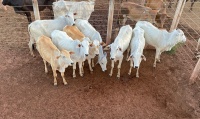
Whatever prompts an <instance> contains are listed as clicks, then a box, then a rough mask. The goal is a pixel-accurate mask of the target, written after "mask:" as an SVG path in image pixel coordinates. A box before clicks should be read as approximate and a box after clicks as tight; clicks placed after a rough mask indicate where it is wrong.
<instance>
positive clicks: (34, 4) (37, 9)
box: [32, 0, 40, 20]
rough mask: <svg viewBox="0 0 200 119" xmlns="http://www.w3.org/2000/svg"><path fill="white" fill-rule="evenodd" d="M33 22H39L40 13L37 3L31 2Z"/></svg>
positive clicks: (33, 0)
mask: <svg viewBox="0 0 200 119" xmlns="http://www.w3.org/2000/svg"><path fill="white" fill-rule="evenodd" d="M32 3H33V10H34V16H35V20H40V12H39V8H38V1H37V0H32Z"/></svg>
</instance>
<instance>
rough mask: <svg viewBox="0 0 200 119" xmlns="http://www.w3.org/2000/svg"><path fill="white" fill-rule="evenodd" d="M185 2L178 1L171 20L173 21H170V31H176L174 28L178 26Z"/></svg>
mask: <svg viewBox="0 0 200 119" xmlns="http://www.w3.org/2000/svg"><path fill="white" fill-rule="evenodd" d="M185 2H186V0H179V1H178V6H177V8H176V12H175V15H174V18H173V21H172V25H171V27H170V31H172V30H174V29H176V27H177V26H178V23H179V20H180V17H181V14H182V11H183V8H184V6H185Z"/></svg>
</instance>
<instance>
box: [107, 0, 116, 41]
mask: <svg viewBox="0 0 200 119" xmlns="http://www.w3.org/2000/svg"><path fill="white" fill-rule="evenodd" d="M114 1H115V0H110V1H109V13H108V26H107V37H106V45H108V44H110V43H111V36H112V25H113V14H114Z"/></svg>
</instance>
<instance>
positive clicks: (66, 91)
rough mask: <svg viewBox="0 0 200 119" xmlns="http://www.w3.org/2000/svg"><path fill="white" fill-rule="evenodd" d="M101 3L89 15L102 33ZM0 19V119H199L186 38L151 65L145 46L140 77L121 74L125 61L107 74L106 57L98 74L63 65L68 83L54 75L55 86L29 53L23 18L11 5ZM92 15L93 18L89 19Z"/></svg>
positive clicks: (198, 93)
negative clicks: (173, 52)
mask: <svg viewBox="0 0 200 119" xmlns="http://www.w3.org/2000/svg"><path fill="white" fill-rule="evenodd" d="M106 5H108V4H107V3H106V2H105V3H101V2H100V1H97V6H96V9H97V10H96V11H95V12H94V13H93V16H92V17H91V21H92V22H93V24H95V23H96V24H99V25H100V26H99V27H98V26H95V27H96V28H97V29H98V30H99V28H100V30H102V32H106V21H107V19H106V16H107V11H106V10H105V11H104V10H103V9H106V8H107V6H106ZM98 9H102V10H99V12H98ZM100 11H101V12H100ZM102 14H104V15H103V16H102V17H100V15H102ZM94 15H97V16H98V15H99V17H94ZM11 16H12V17H11ZM0 17H1V18H0V24H1V33H0V36H1V37H0V48H1V50H0V62H1V65H0V71H1V75H0V76H1V80H0V110H1V114H0V118H3V119H6V118H15V119H17V118H19V119H22V118H34V119H37V118H48V119H51V118H52V119H55V118H63V119H71V118H81V119H91V118H95V119H97V118H106V119H110V118H117V119H118V118H126V119H133V118H138V119H144V118H152V119H175V118H187V119H192V118H200V100H199V99H200V81H197V82H196V83H195V84H193V85H188V79H189V77H190V74H191V72H192V70H193V68H194V65H195V63H196V60H191V59H192V58H193V57H194V55H193V54H192V52H191V51H188V50H186V49H188V48H190V49H191V50H192V51H193V50H194V48H193V45H194V44H195V43H194V42H193V41H192V40H190V39H188V41H187V42H186V45H180V46H179V47H178V48H177V51H176V53H175V54H170V53H163V54H162V55H161V63H159V64H158V65H157V67H156V69H153V67H152V66H153V61H154V55H155V50H148V49H146V50H145V51H144V55H145V56H146V58H147V61H146V62H142V64H141V68H140V78H135V72H136V71H135V70H134V69H133V72H132V75H131V76H129V75H127V73H128V69H129V62H126V61H123V64H122V69H121V78H120V79H116V73H117V69H116V68H115V69H114V74H113V76H112V77H109V76H108V74H109V70H110V61H109V62H108V66H107V68H108V71H106V72H102V71H101V69H100V66H99V65H97V66H96V67H95V68H94V72H93V74H90V73H89V68H88V65H87V64H86V65H85V68H84V70H85V75H84V77H80V76H79V75H78V71H77V78H76V79H73V78H72V68H71V67H69V68H68V69H67V70H66V72H65V77H66V79H67V82H68V85H67V86H64V85H63V84H62V80H61V76H60V73H58V86H57V87H55V86H53V74H52V71H51V69H50V67H48V69H49V73H48V74H45V73H44V65H43V62H42V60H41V58H40V56H39V55H38V54H37V56H36V58H33V57H32V56H31V55H30V53H29V49H28V46H27V43H28V40H29V39H28V38H29V37H28V34H27V23H25V22H27V19H26V17H23V16H21V15H17V14H15V13H14V12H13V11H12V8H9V12H7V13H5V12H2V11H0ZM97 19H99V22H94V21H95V20H97ZM102 19H103V20H102ZM105 19H106V20H105ZM101 24H102V25H101ZM104 25H105V26H104ZM166 26H167V24H166ZM114 27H116V26H114ZM184 28H185V27H184ZM188 29H189V28H188ZM189 30H190V29H189ZM102 32H101V33H102ZM104 35H105V34H104ZM191 44H193V45H191ZM108 59H109V57H108ZM116 66H117V64H116V65H115V67H116Z"/></svg>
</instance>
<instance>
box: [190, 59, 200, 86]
mask: <svg viewBox="0 0 200 119" xmlns="http://www.w3.org/2000/svg"><path fill="white" fill-rule="evenodd" d="M199 72H200V59H199V60H198V62H197V64H196V66H195V68H194V70H193V72H192V75H191V77H190V81H189V83H190V84H193V83H194V82H195V79H196V78H197V77H198V74H199Z"/></svg>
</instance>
